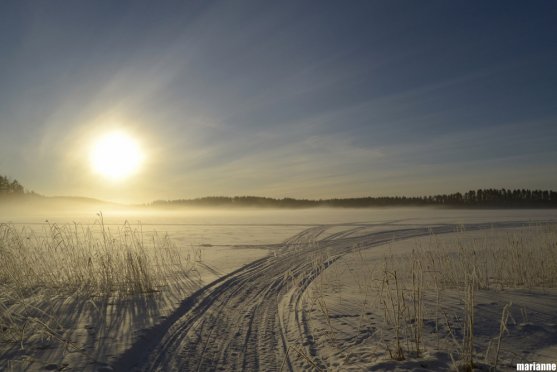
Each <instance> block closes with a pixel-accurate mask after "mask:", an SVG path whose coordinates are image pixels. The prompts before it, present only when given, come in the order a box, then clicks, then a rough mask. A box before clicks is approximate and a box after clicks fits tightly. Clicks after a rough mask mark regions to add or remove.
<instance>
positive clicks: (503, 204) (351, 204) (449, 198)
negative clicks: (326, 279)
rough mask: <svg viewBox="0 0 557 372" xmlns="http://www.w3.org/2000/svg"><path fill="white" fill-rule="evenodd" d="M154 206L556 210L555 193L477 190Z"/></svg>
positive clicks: (159, 203) (242, 199) (178, 202)
mask: <svg viewBox="0 0 557 372" xmlns="http://www.w3.org/2000/svg"><path fill="white" fill-rule="evenodd" d="M152 205H154V206H189V207H266V208H308V207H341V208H365V207H388V206H446V207H497V208H529V207H535V208H557V192H555V191H551V190H530V189H514V190H511V189H504V188H503V189H478V190H470V191H468V192H465V193H464V194H462V193H460V192H457V193H454V194H439V195H431V196H410V197H408V196H382V197H371V196H369V197H361V198H342V199H319V200H311V199H293V198H283V199H275V198H267V197H258V196H234V197H227V196H216V197H204V198H197V199H179V200H158V201H155V202H153V203H152Z"/></svg>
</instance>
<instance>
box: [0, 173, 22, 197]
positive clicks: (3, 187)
mask: <svg viewBox="0 0 557 372" xmlns="http://www.w3.org/2000/svg"><path fill="white" fill-rule="evenodd" d="M24 193H25V189H24V188H23V186H22V185H21V184H20V183H19V182H18V181H17V180H13V181H10V179H9V178H8V177H6V176H0V195H21V194H24Z"/></svg>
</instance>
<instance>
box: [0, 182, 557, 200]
mask: <svg viewBox="0 0 557 372" xmlns="http://www.w3.org/2000/svg"><path fill="white" fill-rule="evenodd" d="M25 195H29V196H31V195H32V196H34V197H37V196H38V195H37V194H35V193H34V192H28V191H26V190H25V188H24V187H23V186H22V185H21V184H20V183H19V182H18V181H17V180H10V179H9V178H8V177H6V176H0V198H7V197H10V196H11V197H15V196H25ZM149 205H151V206H156V207H180V206H184V207H261V208H311V207H339V208H367V207H400V206H409V207H410V206H444V207H455V208H462V207H472V208H473V207H478V208H482V207H493V208H557V192H556V191H552V190H530V189H514V190H511V189H478V190H470V191H468V192H466V193H464V194H461V193H459V192H457V193H454V194H442V195H432V196H411V197H408V196H380V197H371V196H368V197H361V198H344V199H319V200H311V199H293V198H283V199H275V198H267V197H259V196H234V197H228V196H210V197H204V198H197V199H179V200H157V201H155V202H153V203H151V204H149Z"/></svg>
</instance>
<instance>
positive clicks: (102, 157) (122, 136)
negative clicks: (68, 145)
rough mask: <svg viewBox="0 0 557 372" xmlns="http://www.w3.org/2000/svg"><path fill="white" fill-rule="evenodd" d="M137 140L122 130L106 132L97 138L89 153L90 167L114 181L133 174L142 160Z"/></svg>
mask: <svg viewBox="0 0 557 372" xmlns="http://www.w3.org/2000/svg"><path fill="white" fill-rule="evenodd" d="M143 158H144V156H143V152H142V151H141V148H140V147H139V144H138V143H137V141H136V140H135V139H134V138H133V137H131V136H129V135H128V134H126V133H124V132H112V133H108V134H106V135H104V136H102V137H100V138H99V139H97V140H96V141H95V142H94V143H93V146H92V147H91V151H90V153H89V160H90V163H91V167H92V169H93V170H94V171H95V172H96V173H98V174H100V175H102V176H104V177H106V178H108V179H110V180H114V181H119V180H123V179H125V178H127V177H129V176H131V175H133V174H135V173H136V172H137V171H138V170H139V168H140V166H141V163H142V162H143Z"/></svg>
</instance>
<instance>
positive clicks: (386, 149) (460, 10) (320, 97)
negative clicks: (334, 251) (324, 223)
mask: <svg viewBox="0 0 557 372" xmlns="http://www.w3.org/2000/svg"><path fill="white" fill-rule="evenodd" d="M556 20H557V3H556V2H554V1H535V2H524V1H451V2H448V1H441V0H439V1H391V0H386V1H357V0H356V1H349V2H346V1H257V0H254V1H112V0H104V1H73V0H71V1H59V0H51V1H3V2H0V174H3V175H7V176H8V177H10V178H12V179H14V178H15V179H17V180H18V181H19V182H20V183H22V184H23V185H24V186H25V187H26V188H27V189H29V190H34V191H36V192H38V193H40V194H43V195H71V196H88V197H95V198H101V199H106V200H113V201H122V202H148V201H152V200H158V199H178V198H195V197H202V196H214V195H225V196H234V195H258V196H270V197H296V198H329V197H340V198H342V197H357V196H368V195H370V196H385V195H412V196H413V195H430V194H437V193H452V192H458V191H460V192H465V191H467V190H469V189H477V188H491V187H494V188H502V187H505V188H533V189H537V188H540V189H557V95H556V87H557V67H556V66H557V21H556ZM114 130H118V131H123V132H125V133H127V134H128V135H130V136H131V137H132V138H134V139H135V141H136V142H137V144H138V146H140V148H141V149H142V151H143V162H142V165H141V167H140V168H139V170H138V171H137V172H136V173H135V174H133V175H132V176H130V177H128V178H126V179H124V180H119V181H118V182H114V181H113V180H110V179H107V178H106V177H103V176H102V175H99V174H98V173H96V172H95V170H94V169H92V167H91V165H90V161H89V156H90V151H91V150H90V149H91V146H92V143H94V142H95V139H96V138H99V137H101V136H102V135H103V134H105V133H108V132H111V131H114Z"/></svg>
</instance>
